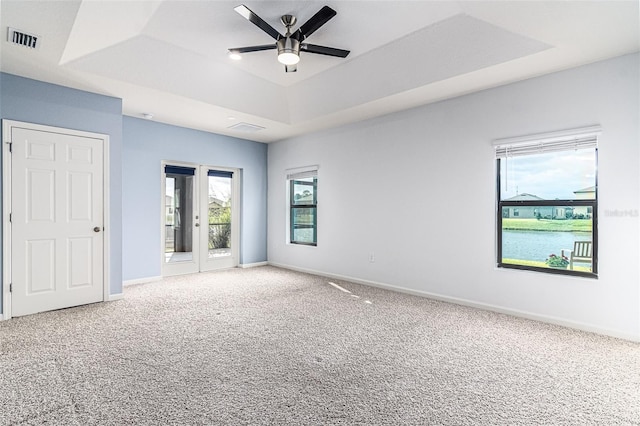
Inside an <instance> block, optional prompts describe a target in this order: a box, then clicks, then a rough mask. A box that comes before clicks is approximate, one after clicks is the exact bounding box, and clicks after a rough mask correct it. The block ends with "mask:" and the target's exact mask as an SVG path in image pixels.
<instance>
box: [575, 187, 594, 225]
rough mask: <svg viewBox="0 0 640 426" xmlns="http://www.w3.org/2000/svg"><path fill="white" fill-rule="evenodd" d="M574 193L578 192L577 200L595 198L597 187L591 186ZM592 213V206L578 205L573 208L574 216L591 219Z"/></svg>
mask: <svg viewBox="0 0 640 426" xmlns="http://www.w3.org/2000/svg"><path fill="white" fill-rule="evenodd" d="M573 193H574V194H576V197H575V199H576V200H593V199H595V198H596V187H595V186H590V187H588V188H583V189H579V190H577V191H573ZM592 213H593V212H592V211H591V206H577V207H575V208H574V209H573V215H574V217H578V218H581V216H582V217H584V218H585V219H590V218H591V214H592Z"/></svg>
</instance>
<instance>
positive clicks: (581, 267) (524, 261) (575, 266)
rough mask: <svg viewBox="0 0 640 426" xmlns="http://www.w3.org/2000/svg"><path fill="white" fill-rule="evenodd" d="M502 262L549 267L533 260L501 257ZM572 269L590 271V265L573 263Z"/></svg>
mask: <svg viewBox="0 0 640 426" xmlns="http://www.w3.org/2000/svg"><path fill="white" fill-rule="evenodd" d="M534 220H535V219H534ZM502 263H509V264H511V265H523V266H536V267H538V268H549V267H548V266H547V264H546V263H544V262H538V261H534V260H522V259H502ZM573 270H574V271H580V272H591V266H579V265H576V264H574V265H573Z"/></svg>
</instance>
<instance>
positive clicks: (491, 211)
mask: <svg viewBox="0 0 640 426" xmlns="http://www.w3.org/2000/svg"><path fill="white" fill-rule="evenodd" d="M638 63H639V57H638V55H637V54H634V55H626V56H623V57H619V58H615V59H612V60H608V61H603V62H599V63H595V64H591V65H586V66H582V67H578V68H574V69H570V70H567V71H563V72H558V73H554V74H549V75H546V76H542V77H538V78H534V79H530V80H526V81H522V82H518V83H514V84H510V85H507V86H502V87H498V88H494V89H490V90H486V91H483V92H479V93H475V94H471V95H467V96H463V97H459V98H455V99H451V100H447V101H443V102H439V103H435V104H431V105H426V106H423V107H419V108H415V109H412V110H409V111H404V112H400V113H396V114H392V115H388V116H385V117H381V118H377V119H373V120H368V121H364V122H360V123H356V124H353V125H348V126H344V127H341V128H337V129H332V130H329V131H324V132H320V133H315V134H310V135H304V136H300V137H295V138H292V139H290V140H285V141H280V142H277V143H273V144H270V145H269V208H268V233H269V246H268V252H269V262H270V263H273V264H276V265H283V266H287V267H291V268H294V269H300V270H306V271H316V272H321V273H323V274H328V275H333V276H337V277H344V278H349V279H356V280H359V281H362V282H367V283H370V284H374V285H382V286H387V287H394V288H400V289H404V290H406V291H411V292H416V293H420V294H425V295H430V296H433V297H440V298H444V299H446V300H451V301H458V302H461V303H465V304H470V305H476V306H481V307H487V308H490V309H494V310H498V311H504V312H510V313H514V314H518V315H522V316H527V317H532V318H537V319H542V320H545V321H550V322H556V323H561V324H565V325H569V326H574V327H577V328H582V329H587V330H594V331H598V332H602V333H606V334H612V335H617V336H621V337H625V338H631V339H637V340H640V308H639V306H640V285H639V284H640V280H639V277H640V266H639V262H638V259H640V250H639V245H640V227H639V218H638V211H639V210H640V205H639V193H640V174H639V173H640V172H639V170H640V152H639V143H638V140H639V136H640V134H639V129H638V118H639V116H640V110H639V106H638V105H639V84H638V75H639V71H640V70H639V66H638ZM589 125H601V126H602V129H603V133H602V135H601V138H600V145H599V162H598V183H599V256H600V258H599V279H597V280H594V279H587V278H578V277H569V276H562V275H552V274H543V273H534V272H528V271H518V270H509V269H498V268H496V255H495V251H496V244H495V240H496V237H495V235H496V231H495V228H496V225H495V223H496V217H495V215H496V208H495V198H496V194H495V187H496V184H495V182H496V176H495V174H496V171H495V159H494V149H493V147H492V141H493V140H495V139H499V138H508V137H515V136H522V135H527V134H534V133H543V132H551V131H556V130H563V129H571V128H577V127H585V126H589ZM313 164H317V165H319V171H318V179H319V180H318V209H319V210H318V246H317V247H306V246H299V245H291V244H287V243H286V241H285V235H286V229H285V228H286V217H287V207H286V190H285V169H287V168H294V167H300V166H307V165H313ZM462 206H464V207H462ZM470 211H472V212H473V214H472V215H470V214H469V212H470ZM615 211H622V212H629V213H630V214H628V215H616V214H614V213H611V212H615ZM463 248H464V251H465V255H464V256H461V252H462V250H463ZM370 253H375V262H374V263H370V262H369V254H370Z"/></svg>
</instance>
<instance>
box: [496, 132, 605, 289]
mask: <svg viewBox="0 0 640 426" xmlns="http://www.w3.org/2000/svg"><path fill="white" fill-rule="evenodd" d="M582 130H583V131H582V132H579V131H578V130H576V131H562V132H556V133H550V134H546V135H533V136H528V137H522V138H512V139H504V140H498V141H494V145H495V147H496V150H497V149H498V148H499V147H504V146H508V142H516V144H522V145H523V146H525V148H526V146H527V145H533V144H532V142H533V141H534V140H538V141H539V142H538V143H540V144H542V143H544V142H545V141H551V143H553V140H554V139H556V138H557V139H559V140H570V138H569V137H568V136H572V137H573V138H578V137H583V136H584V135H595V136H593V137H595V141H596V143H595V145H594V146H593V147H592V149H594V154H595V164H594V171H595V178H594V179H595V184H594V185H595V186H594V198H593V199H573V200H571V199H569V200H567V199H555V200H511V201H507V200H502V199H501V198H502V196H501V188H502V185H501V170H502V169H501V160H502V159H503V157H501V156H496V159H495V160H496V163H495V164H496V211H495V217H496V264H497V267H498V268H503V269H517V270H526V271H535V272H544V273H549V274H560V275H570V276H579V277H587V278H595V279H597V278H598V145H597V135H598V134H599V133H600V128H599V126H592V127H590V128H585V129H582ZM566 150H568V149H557V151H566ZM506 158H509V157H508V156H507V157H506ZM580 206H585V207H590V208H591V221H592V222H591V223H592V228H591V244H592V253H591V271H590V272H588V271H576V270H571V269H556V268H547V267H538V266H530V265H517V264H512V263H503V262H502V222H503V219H505V217H504V215H503V211H504V210H503V208H507V209H509V208H522V207H534V208H538V207H554V208H555V207H571V208H573V209H574V210H575V207H580ZM508 217H510V215H508V216H507V218H508Z"/></svg>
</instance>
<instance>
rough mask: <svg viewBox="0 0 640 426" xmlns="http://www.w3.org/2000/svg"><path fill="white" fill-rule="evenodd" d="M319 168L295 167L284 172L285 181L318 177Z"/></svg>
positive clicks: (315, 166)
mask: <svg viewBox="0 0 640 426" xmlns="http://www.w3.org/2000/svg"><path fill="white" fill-rule="evenodd" d="M319 168H320V166H318V165H313V166H304V167H296V168H293V169H287V170H285V174H286V175H287V180H292V179H302V178H309V177H315V176H318V169H319Z"/></svg>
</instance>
